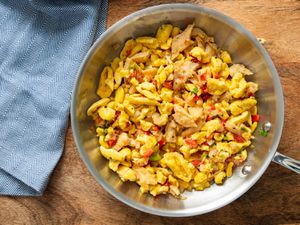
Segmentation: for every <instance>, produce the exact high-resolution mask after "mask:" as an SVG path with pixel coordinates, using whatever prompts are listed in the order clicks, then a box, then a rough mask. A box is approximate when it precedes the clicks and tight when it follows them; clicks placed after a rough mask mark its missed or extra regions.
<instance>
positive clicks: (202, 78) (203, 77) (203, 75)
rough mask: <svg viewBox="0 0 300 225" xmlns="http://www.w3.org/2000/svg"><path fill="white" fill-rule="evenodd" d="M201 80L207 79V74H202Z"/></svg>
mask: <svg viewBox="0 0 300 225" xmlns="http://www.w3.org/2000/svg"><path fill="white" fill-rule="evenodd" d="M200 80H202V81H205V80H206V74H205V73H204V74H202V75H201V76H200Z"/></svg>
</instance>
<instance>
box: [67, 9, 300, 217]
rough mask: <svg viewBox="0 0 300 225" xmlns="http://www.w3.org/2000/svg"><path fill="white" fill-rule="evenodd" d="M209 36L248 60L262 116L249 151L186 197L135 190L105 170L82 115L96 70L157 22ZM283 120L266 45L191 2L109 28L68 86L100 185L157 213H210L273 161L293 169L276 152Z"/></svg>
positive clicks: (76, 125) (81, 142) (85, 154)
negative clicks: (228, 173) (221, 180)
mask: <svg viewBox="0 0 300 225" xmlns="http://www.w3.org/2000/svg"><path fill="white" fill-rule="evenodd" d="M193 21H194V22H195V25H196V26H198V27H201V28H203V29H204V30H205V31H206V32H207V33H208V34H209V35H211V36H214V37H215V40H216V43H217V45H218V46H220V47H221V48H223V49H226V50H228V51H229V52H230V53H231V54H232V55H233V59H234V62H235V63H243V64H245V65H247V66H248V67H249V68H250V69H251V70H252V71H254V72H255V75H254V76H252V77H251V78H250V79H253V80H254V81H255V82H257V83H258V84H259V86H260V90H259V92H258V94H257V98H258V101H259V105H258V108H259V114H260V115H261V121H260V123H259V127H258V129H257V131H256V132H255V137H256V138H255V140H254V146H255V149H254V150H251V151H250V152H249V158H248V160H247V162H246V163H245V164H244V165H242V166H240V167H238V168H236V169H235V172H234V175H233V177H231V178H230V179H228V180H227V181H226V182H225V184H224V185H222V186H216V185H213V186H212V187H211V188H209V189H206V190H204V191H201V192H197V191H194V192H185V193H184V195H185V196H187V199H186V200H178V199H175V198H173V197H171V196H161V197H159V198H156V199H154V198H153V197H151V196H150V195H143V194H140V193H139V191H138V187H137V185H136V184H134V183H122V182H121V181H120V179H119V178H118V177H117V176H116V175H115V174H114V173H113V172H112V171H110V170H109V169H108V167H107V163H106V160H105V159H103V158H102V157H101V156H100V154H99V151H98V148H99V146H98V140H97V138H96V136H95V133H94V132H93V131H91V130H90V129H89V127H90V126H92V121H91V120H90V119H89V118H88V117H87V115H86V110H87V108H88V107H89V106H90V105H91V104H92V103H93V102H94V101H96V100H97V99H98V97H97V96H96V88H97V84H98V78H99V71H100V70H101V69H102V68H103V66H104V65H105V64H108V63H109V62H110V61H111V60H112V59H113V58H114V57H115V56H117V55H118V53H119V51H120V49H118V50H116V49H115V48H116V46H118V45H119V46H122V45H123V43H124V41H125V40H127V39H128V38H130V37H137V36H142V35H149V34H154V32H155V31H156V29H157V28H158V26H159V25H161V24H163V23H166V22H168V23H172V24H174V25H177V26H180V27H185V26H186V25H187V24H189V23H191V22H193ZM283 120H284V102H283V94H282V88H281V85H280V80H279V77H278V74H277V71H276V69H275V67H274V65H273V63H272V61H271V59H270V57H269V55H268V53H267V52H266V50H265V49H264V48H263V47H262V46H261V45H260V44H259V43H258V41H257V40H256V38H255V37H254V36H253V35H252V34H251V33H250V32H249V31H248V30H246V29H245V28H244V27H242V26H241V25H240V24H239V23H237V22H236V21H234V20H233V19H231V18H230V17H228V16H225V15H223V14H221V13H220V12H217V11H215V10H212V9H209V8H205V7H200V6H197V5H192V4H166V5H159V6H154V7H150V8H146V9H143V10H140V11H138V12H135V13H133V14H131V15H129V16H127V17H125V18H124V19H122V20H120V21H119V22H117V23H116V24H114V25H113V26H112V27H110V28H109V29H108V30H107V31H106V32H105V33H104V34H102V35H101V37H100V38H99V39H98V40H97V41H96V42H95V44H94V45H93V46H92V47H91V49H90V51H89V52H88V54H87V56H86V57H85V59H84V61H83V63H82V65H81V67H80V70H79V72H78V76H77V80H76V83H75V86H74V90H73V96H72V104H71V121H72V129H73V134H74V138H75V141H76V144H77V147H78V149H79V152H80V155H81V157H82V159H83V161H84V162H85V164H86V165H87V167H88V168H89V170H90V171H91V173H92V174H93V176H94V177H95V178H96V180H97V181H98V182H99V184H101V185H102V186H103V187H104V189H105V190H107V191H108V192H109V193H111V194H112V195H113V196H115V197H116V198H117V199H119V200H120V201H122V202H124V203H126V204H127V205H130V206H132V207H134V208H136V209H139V210H141V211H144V212H148V213H151V214H156V215H161V216H172V217H182V216H192V215H199V214H203V213H207V212H210V211H212V210H215V209H218V208H220V207H222V206H225V205H227V204H229V203H230V202H232V201H234V200H235V199H237V198H238V197H240V196H241V195H243V194H244V193H245V192H246V191H247V190H248V189H249V188H250V187H251V186H252V185H254V184H255V183H256V182H257V180H258V179H259V178H260V177H261V176H262V175H263V173H264V172H265V170H266V168H267V167H268V165H269V164H270V162H271V161H272V160H273V161H275V162H277V163H279V164H281V165H283V166H285V167H287V168H289V169H291V170H294V171H295V172H297V173H300V163H299V162H297V161H296V160H293V159H291V158H289V157H287V156H284V155H282V154H280V153H278V152H276V149H277V146H278V144H279V141H280V137H281V132H282V127H283ZM261 128H262V129H263V128H264V129H269V134H268V136H267V137H262V136H260V135H259V134H258V130H259V129H261Z"/></svg>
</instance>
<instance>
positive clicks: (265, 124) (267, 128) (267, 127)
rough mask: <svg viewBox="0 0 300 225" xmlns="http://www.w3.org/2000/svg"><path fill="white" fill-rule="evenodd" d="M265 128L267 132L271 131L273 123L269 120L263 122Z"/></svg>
mask: <svg viewBox="0 0 300 225" xmlns="http://www.w3.org/2000/svg"><path fill="white" fill-rule="evenodd" d="M262 128H263V130H264V131H266V132H270V131H271V128H272V124H271V123H270V122H269V121H267V122H265V123H264V124H263V127H262Z"/></svg>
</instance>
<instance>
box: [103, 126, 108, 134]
mask: <svg viewBox="0 0 300 225" xmlns="http://www.w3.org/2000/svg"><path fill="white" fill-rule="evenodd" d="M107 133H108V130H107V128H104V130H103V134H104V136H106V135H107Z"/></svg>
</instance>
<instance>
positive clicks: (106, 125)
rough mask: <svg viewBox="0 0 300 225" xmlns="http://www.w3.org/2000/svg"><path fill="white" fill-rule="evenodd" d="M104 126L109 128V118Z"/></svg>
mask: <svg viewBox="0 0 300 225" xmlns="http://www.w3.org/2000/svg"><path fill="white" fill-rule="evenodd" d="M104 128H109V122H108V121H107V120H105V121H104Z"/></svg>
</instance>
